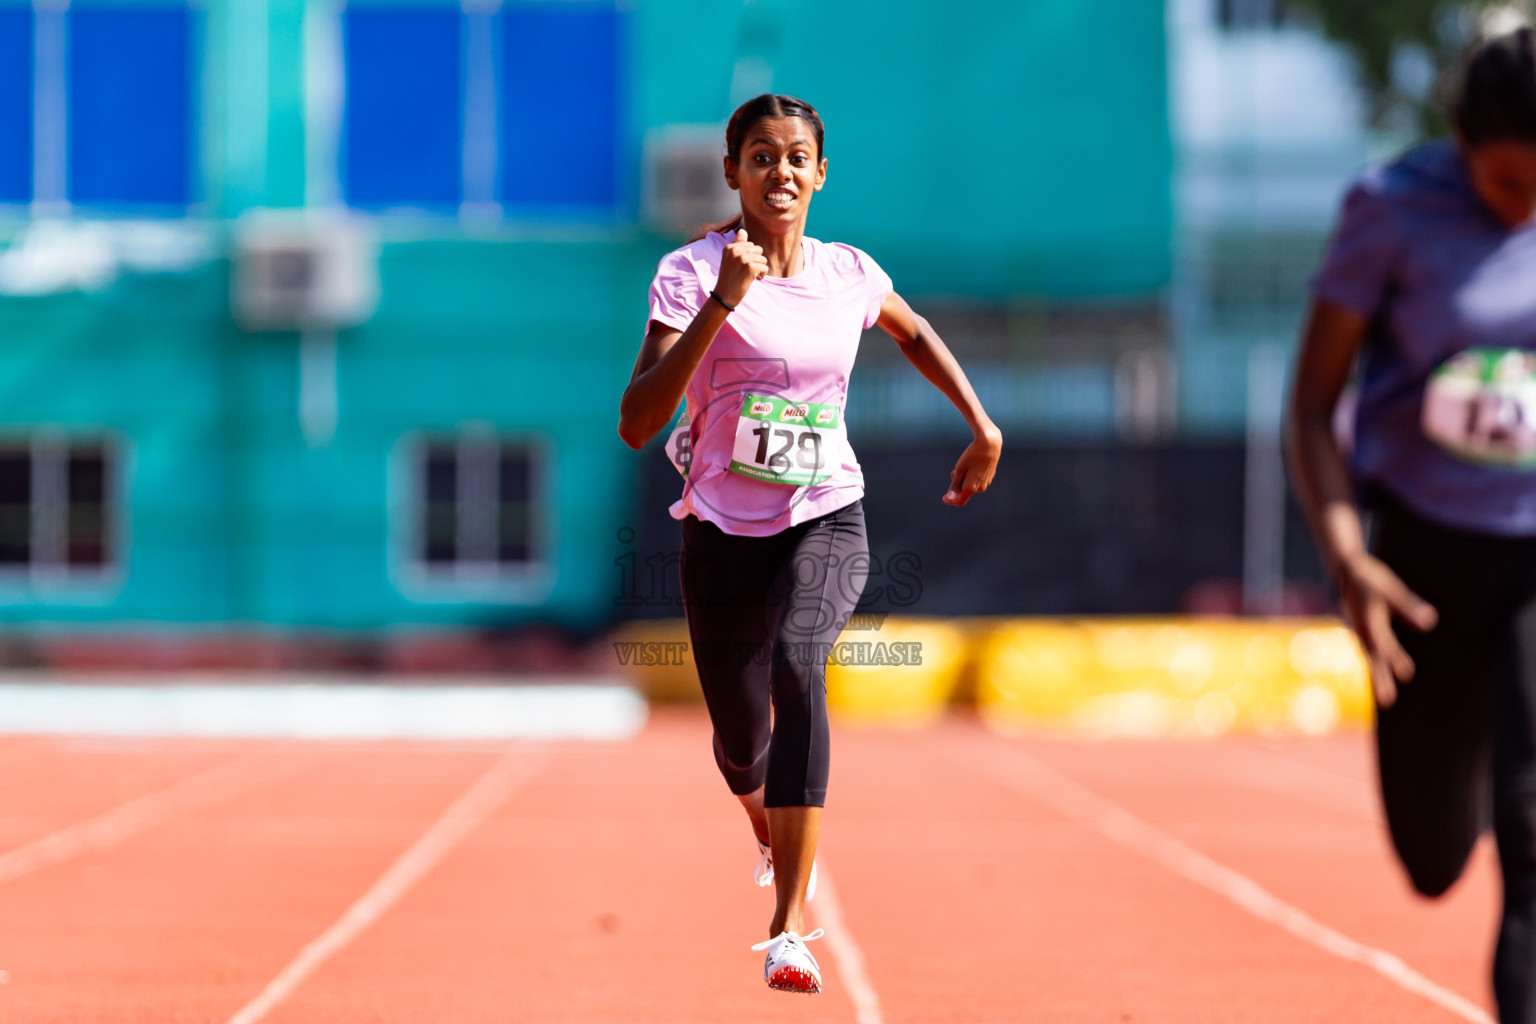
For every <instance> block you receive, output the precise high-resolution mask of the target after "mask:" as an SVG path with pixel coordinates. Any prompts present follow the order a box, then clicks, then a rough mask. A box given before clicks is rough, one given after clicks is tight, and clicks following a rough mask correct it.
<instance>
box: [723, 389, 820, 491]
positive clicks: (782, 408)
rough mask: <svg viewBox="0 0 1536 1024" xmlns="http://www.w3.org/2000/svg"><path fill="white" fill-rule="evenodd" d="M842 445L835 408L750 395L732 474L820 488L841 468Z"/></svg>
mask: <svg viewBox="0 0 1536 1024" xmlns="http://www.w3.org/2000/svg"><path fill="white" fill-rule="evenodd" d="M844 442H845V435H844V433H843V418H842V415H841V414H840V411H839V410H838V407H837V406H835V405H816V404H814V403H812V402H791V401H788V400H787V399H783V398H774V397H773V396H771V395H751V394H749V395H747V396H745V398H743V400H742V403H741V415H740V416H739V417H737V420H736V443H735V445H734V446H733V447H732V449H731V465H730V467H729V468H730V470H731V472H732V473H739V474H741V475H742V476H746V477H751V478H752V479H753V480H766V481H768V482H769V483H776V484H789V485H792V486H795V487H803V486H806V485H807V484H819V483H821V482H822V481H823V480H825V479H827V477H829V476H831V475H832V471H833V470H834V469H835V468H837V467H838V466H840V465H841V464H842V458H843V445H844Z"/></svg>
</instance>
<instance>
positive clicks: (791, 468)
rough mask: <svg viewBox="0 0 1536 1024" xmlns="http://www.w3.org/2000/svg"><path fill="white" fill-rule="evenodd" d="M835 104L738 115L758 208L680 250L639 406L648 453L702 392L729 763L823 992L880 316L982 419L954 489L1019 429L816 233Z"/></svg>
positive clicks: (785, 913)
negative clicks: (846, 414) (858, 437)
mask: <svg viewBox="0 0 1536 1024" xmlns="http://www.w3.org/2000/svg"><path fill="white" fill-rule="evenodd" d="M822 143H823V129H822V123H821V118H820V117H819V116H818V115H817V113H816V111H815V110H814V109H812V107H811V106H810V104H808V103H805V102H804V101H802V100H797V99H794V98H793V97H790V96H775V95H770V94H765V95H762V96H759V97H757V98H756V99H753V100H749V101H748V102H746V103H744V104H742V106H741V107H740V108H738V109H737V111H736V112H735V113H734V114H733V115H732V116H731V120H730V122H729V124H728V125H727V126H726V153H727V155H726V157H725V178H726V181H727V182H729V184H730V186H731V188H733V189H735V190H737V191H738V192H740V193H741V216H740V217H738V218H735V219H733V220H731V221H729V222H727V223H726V224H723V225H719V226H718V228H717V229H715V230H711V231H709V232H707V233H706V234H705V235H704V237H702V238H700V239H697V240H696V241H694V242H691V243H689V244H688V245H685V246H683V247H682V248H681V249H678V250H676V251H675V252H672V253H670V254H668V255H667V256H666V257H665V258H663V259H662V261H661V264H660V266H659V268H658V269H657V272H656V278H655V280H654V282H653V283H652V285H651V296H650V305H651V315H650V326H649V329H648V330H647V332H646V336H645V342H644V344H643V345H642V346H641V349H640V355H639V358H638V359H636V361H635V369H634V374H633V375H632V377H631V378H630V382H629V387H628V388H627V389H626V390H625V392H624V397H623V400H622V402H621V404H620V419H619V435H620V436H621V437H622V438H623V439H624V441H625V443H627V444H628V445H629V446H630V447H632V448H640V447H641V446H643V445H644V444H645V443H646V442H647V441H649V440H650V439H651V438H652V437H654V436H656V434H657V433H658V432H660V431H661V430H662V429H663V428H665V427H666V426H667V423H668V422H669V421H670V420H671V418H672V416H673V414H674V413H675V412H676V411H677V407H678V404H679V403H680V402H683V401H685V400H686V403H687V419H686V430H685V432H683V433H682V434H681V436H680V437H679V438H678V440H677V445H678V447H679V448H680V449H681V452H682V455H683V458H682V459H681V460H679V462H680V465H679V468H681V469H682V470H683V471H684V474H685V478H686V482H685V484H684V487H683V495H682V498H681V499H680V500H679V501H678V502H677V503H676V504H674V505H673V506H672V515H673V517H674V518H676V519H680V520H682V531H683V546H682V560H681V566H680V572H681V576H682V588H683V601H684V607H685V610H686V613H687V617H688V630H689V635H690V637H691V639H692V647H693V652H694V660H695V663H696V664H697V666H698V672H699V681H700V684H701V686H702V688H703V691H704V699H705V702H706V704H707V705H708V707H709V714H710V720H711V722H712V724H713V726H714V750H715V761H716V763H717V764H718V765H719V768H720V772H721V774H722V775H724V776H725V780H726V784H727V785H728V786H729V787H730V789H731V792H732V793H734V794H736V796H737V797H738V798H739V799H740V800H741V803H742V805H743V806H744V807H745V808H746V811H747V815H748V817H749V818H750V819H751V822H752V829H753V832H754V833H755V834H756V836H757V841H758V846H759V851H760V854H761V857H760V860H759V862H758V870H757V871H756V872H755V874H754V879H755V880H756V881H757V883H758V884H759V885H763V886H766V885H768V884H770V883H772V884H773V885H774V887H775V894H776V896H777V902H776V905H775V908H774V913H773V919H772V921H771V922H770V924H769V926H768V941H766V942H763V943H759V944H758V945H757V946H754V947H753V948H754V949H766V950H767V961H766V963H765V965H764V968H763V976H764V978H765V980H766V981H767V982H768V984H769V986H770V987H772V988H776V989H784V990H788V991H795V992H818V991H820V989H821V971H820V968H819V967H818V966H817V964H816V960H815V958H814V957H812V956H811V954H810V953H809V952H808V951H807V950H806V948H805V944H804V943H805V941H806V940H808V939H813V938H817V937H818V936H819V935H820V931H819V930H818V931H816V932H813V933H810V934H807V933H806V931H805V903H806V900H807V899H809V897H810V895H811V894H812V893H813V892H814V886H815V858H816V841H817V836H818V833H819V831H820V826H821V811H822V807H823V805H824V804H825V803H826V791H827V773H828V765H829V763H830V761H829V748H828V730H827V709H826V663H827V659H828V655H829V652H830V650H831V645H832V643H833V642H835V641H836V640H837V637H838V634H839V633H841V631H842V629H843V627H844V625H846V623H847V620H848V616H849V614H850V613H851V612H852V611H853V608H854V605H855V604H857V602H858V599H859V595H860V593H861V592H862V591H863V586H864V579H865V576H866V575H867V574H868V571H869V549H868V544H867V541H866V538H865V532H864V511H863V505H862V502H861V499H862V498H863V495H864V479H863V476H862V474H861V472H860V470H859V464H858V461H857V460H856V459H855V458H854V454H853V450H852V449H851V448H850V447H849V445H848V440H847V434H846V432H845V430H844V425H843V411H844V405H845V402H846V399H847V395H848V376H849V373H850V372H851V371H852V369H853V360H854V355H855V354H856V352H857V350H858V344H859V337H860V334H861V333H862V332H863V331H864V330H865V329H867V328H869V327H872V326H874V325H876V324H878V325H879V326H880V327H881V328H882V329H883V330H884V331H885V332H886V333H888V334H889V335H890V336H891V337H892V338H894V339H895V340H896V343H897V344H898V345H899V346H901V351H902V354H904V355H905V356H906V357H907V359H909V360H910V361H911V362H912V365H913V366H915V367H916V368H917V369H918V371H919V372H921V373H922V374H923V376H924V377H926V378H928V380H930V381H931V382H932V383H933V384H934V385H935V386H936V387H937V388H938V389H939V390H940V391H942V392H943V393H944V395H945V396H946V397H947V398H949V400H950V401H952V402H953V403H954V404H955V407H956V408H958V409H959V410H960V412H961V414H962V415H963V416H964V417H965V419H966V422H967V423H969V424H970V426H971V430H972V431H973V432H974V433H975V440H974V441H972V442H971V443H970V445H969V446H967V448H966V449H965V451H964V453H962V454H961V456H960V460H959V462H957V463H956V465H955V469H954V472H953V473H951V474H950V482H949V489H948V491H947V492H946V493H945V494H944V498H943V500H944V501H945V502H947V503H948V504H951V505H964V504H965V503H966V502H967V501H969V500H970V498H971V496H972V495H973V494H977V493H979V492H981V491H985V490H986V489H987V486H988V485H989V484H990V483H991V482H992V475H993V473H994V472H995V471H996V468H997V459H998V455H999V454H1000V452H1001V451H1002V444H1003V441H1002V434H1001V432H999V431H998V429H997V427H996V426H995V425H994V424H993V423H992V421H991V420H990V419H988V418H987V414H986V412H985V411H984V410H983V409H982V407H981V403H980V402H979V401H977V399H976V394H975V392H974V391H972V389H971V386H970V383H969V382H968V381H967V380H966V378H965V374H964V373H963V372H962V371H961V369H960V366H959V364H958V363H956V362H955V359H954V357H953V356H952V355H951V354H950V352H949V350H948V349H947V348H945V346H944V343H943V342H942V341H940V340H939V337H938V335H937V334H935V333H934V331H933V328H932V327H930V326H929V324H928V322H927V321H926V320H924V319H923V318H922V317H920V316H918V315H917V314H916V313H914V312H913V311H912V309H911V307H909V306H908V305H907V304H906V302H904V301H903V300H902V299H901V297H900V296H899V295H897V294H896V293H895V292H894V291H892V290H891V279H890V278H889V277H887V276H886V275H885V272H884V271H882V270H881V269H880V267H879V266H878V265H877V264H876V263H875V261H874V260H872V259H870V258H869V257H868V256H867V255H865V254H864V253H862V252H860V251H859V250H858V249H855V248H853V247H852V246H847V245H841V244H835V243H834V244H829V243H825V242H819V241H817V240H816V239H814V238H808V237H806V234H805V223H806V217H807V215H808V214H809V213H810V204H811V196H812V195H813V194H814V193H815V192H818V191H820V189H821V187H822V186H823V185H824V184H825V183H826V178H827V160H826V157H825V156H824V155H823V149H822Z"/></svg>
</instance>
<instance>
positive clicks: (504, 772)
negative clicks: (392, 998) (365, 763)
mask: <svg viewBox="0 0 1536 1024" xmlns="http://www.w3.org/2000/svg"><path fill="white" fill-rule="evenodd" d="M544 760H545V756H544V755H542V754H541V753H532V752H530V751H528V750H526V749H524V750H512V751H508V752H507V753H506V754H504V755H502V756H501V757H500V758H499V759H498V760H497V761H496V763H495V764H493V765H492V766H491V767H490V769H489V770H488V771H487V772H486V773H485V774H484V775H482V776H480V778H478V779H476V780H475V781H474V782H473V783H472V784H471V785H470V787H469V788H468V789H466V790H465V791H464V792H463V793H462V794H460V796H459V798H458V799H457V800H455V801H454V802H453V803H452V804H450V805H449V806H448V809H447V810H445V811H444V812H443V813H442V816H441V817H439V818H438V819H437V821H435V822H433V823H432V825H431V827H430V828H428V829H427V830H426V831H425V832H423V833H422V834H421V836H420V837H419V838H418V839H417V840H416V841H415V842H414V843H412V844H411V846H410V848H409V849H407V850H406V851H405V852H404V853H402V854H401V855H400V856H399V857H398V858H397V859H396V860H395V862H394V863H393V864H391V865H390V866H389V869H388V870H386V871H385V872H384V874H382V875H380V876H379V880H378V881H376V882H374V883H373V885H372V886H371V887H370V888H369V890H368V891H367V892H365V893H363V895H362V896H361V897H359V899H358V900H357V902H356V903H353V904H352V905H351V906H350V907H348V908H347V910H346V913H344V914H342V915H341V917H340V918H338V919H337V920H336V923H335V924H333V925H331V926H330V927H329V928H327V929H326V930H325V931H323V932H321V933H320V935H319V936H318V937H317V938H316V939H314V940H313V941H312V942H310V943H309V945H307V946H305V947H304V948H303V949H301V950H299V954H298V955H297V956H295V957H294V958H293V959H292V960H291V961H289V963H288V965H287V966H286V967H284V968H283V969H282V970H281V971H279V972H278V974H277V977H275V978H273V979H272V980H271V981H270V982H268V983H267V987H266V988H264V989H262V990H261V992H260V993H258V994H257V996H256V998H255V999H252V1000H251V1001H250V1002H249V1003H246V1004H245V1005H244V1006H242V1007H241V1008H240V1009H239V1010H237V1011H236V1012H235V1015H234V1016H233V1017H230V1018H229V1022H228V1024H255V1022H256V1021H259V1020H261V1019H262V1018H263V1017H265V1016H266V1015H267V1014H268V1013H270V1012H271V1011H272V1009H273V1008H274V1007H276V1006H277V1005H278V1004H279V1003H281V1002H282V1001H283V1000H284V999H286V998H287V997H288V996H289V995H290V994H292V992H293V991H294V990H295V989H296V988H298V987H299V986H300V985H302V984H303V983H304V981H305V979H306V978H308V977H309V976H310V975H311V974H313V973H314V972H315V970H316V969H317V968H319V967H320V965H321V964H323V963H325V961H327V960H329V959H330V958H331V957H333V956H335V955H336V954H337V953H339V952H341V951H342V950H343V949H345V948H346V947H347V946H348V945H350V944H351V942H352V940H353V939H355V938H357V937H358V936H359V935H361V934H362V933H363V932H364V931H366V930H367V929H368V927H369V926H370V925H372V924H373V923H374V922H375V921H377V920H378V919H379V918H380V917H382V916H383V915H384V913H385V912H386V911H388V910H389V908H390V907H392V906H394V905H395V904H396V903H397V902H399V900H400V898H401V897H402V896H404V895H405V894H406V893H407V892H409V891H410V889H411V887H412V886H414V885H415V884H416V883H417V882H419V881H421V879H422V878H423V877H424V876H425V875H426V874H427V873H428V872H429V871H431V870H432V869H433V868H435V867H436V866H437V865H438V863H439V862H441V861H442V859H443V858H444V857H446V856H447V855H448V854H449V853H451V852H453V849H454V848H455V847H457V846H458V845H459V844H460V843H462V842H463V841H464V840H465V839H466V838H468V837H469V835H470V833H472V832H474V830H475V829H476V828H478V827H479V826H480V825H481V823H482V822H484V821H485V819H486V818H488V817H490V815H491V814H492V813H494V812H495V810H496V809H497V808H498V807H500V806H501V805H502V804H503V803H504V802H505V801H506V800H507V798H508V797H510V796H511V795H512V794H513V792H515V791H516V790H517V788H518V787H519V786H521V785H522V784H523V783H525V782H527V781H528V779H529V778H530V777H532V775H533V774H534V772H535V771H536V770H537V769H538V767H539V766H540V765H542V764H543V762H544Z"/></svg>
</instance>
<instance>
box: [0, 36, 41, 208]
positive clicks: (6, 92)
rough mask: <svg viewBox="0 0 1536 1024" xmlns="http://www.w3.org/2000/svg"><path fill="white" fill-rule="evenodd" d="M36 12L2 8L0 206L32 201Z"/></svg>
mask: <svg viewBox="0 0 1536 1024" xmlns="http://www.w3.org/2000/svg"><path fill="white" fill-rule="evenodd" d="M32 31H33V29H32V10H31V8H27V7H0V203H26V202H30V201H31V199H32Z"/></svg>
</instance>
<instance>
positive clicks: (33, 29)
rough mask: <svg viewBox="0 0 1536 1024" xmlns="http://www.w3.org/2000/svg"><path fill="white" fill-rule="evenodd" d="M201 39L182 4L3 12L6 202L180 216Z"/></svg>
mask: <svg viewBox="0 0 1536 1024" xmlns="http://www.w3.org/2000/svg"><path fill="white" fill-rule="evenodd" d="M194 28H195V22H194V15H193V12H192V11H191V9H190V8H189V7H187V6H186V5H185V4H176V3H161V4H156V3H153V2H145V3H125V4H116V3H114V4H102V5H70V4H67V3H58V4H41V3H39V4H35V5H33V6H32V7H19V6H10V5H7V6H4V7H3V8H0V203H5V204H16V205H20V204H28V203H33V202H40V203H48V204H61V205H62V204H66V203H69V204H74V205H77V206H94V207H108V208H117V209H124V208H126V209H131V210H134V211H143V210H144V209H145V208H146V207H147V208H150V209H151V210H156V209H157V208H158V210H159V211H161V212H172V213H177V214H179V213H181V212H183V211H184V210H185V208H186V207H187V206H188V205H189V204H190V203H191V202H192V196H193V189H194V179H195V176H196V175H195V172H194V165H195V163H196V159H197V155H196V153H195V141H194V140H195V135H196V133H195V131H194V121H195V117H196V90H195V86H194V82H195V78H196V75H195V73H194V59H195V58H194V53H193V49H194V38H193V37H194Z"/></svg>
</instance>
